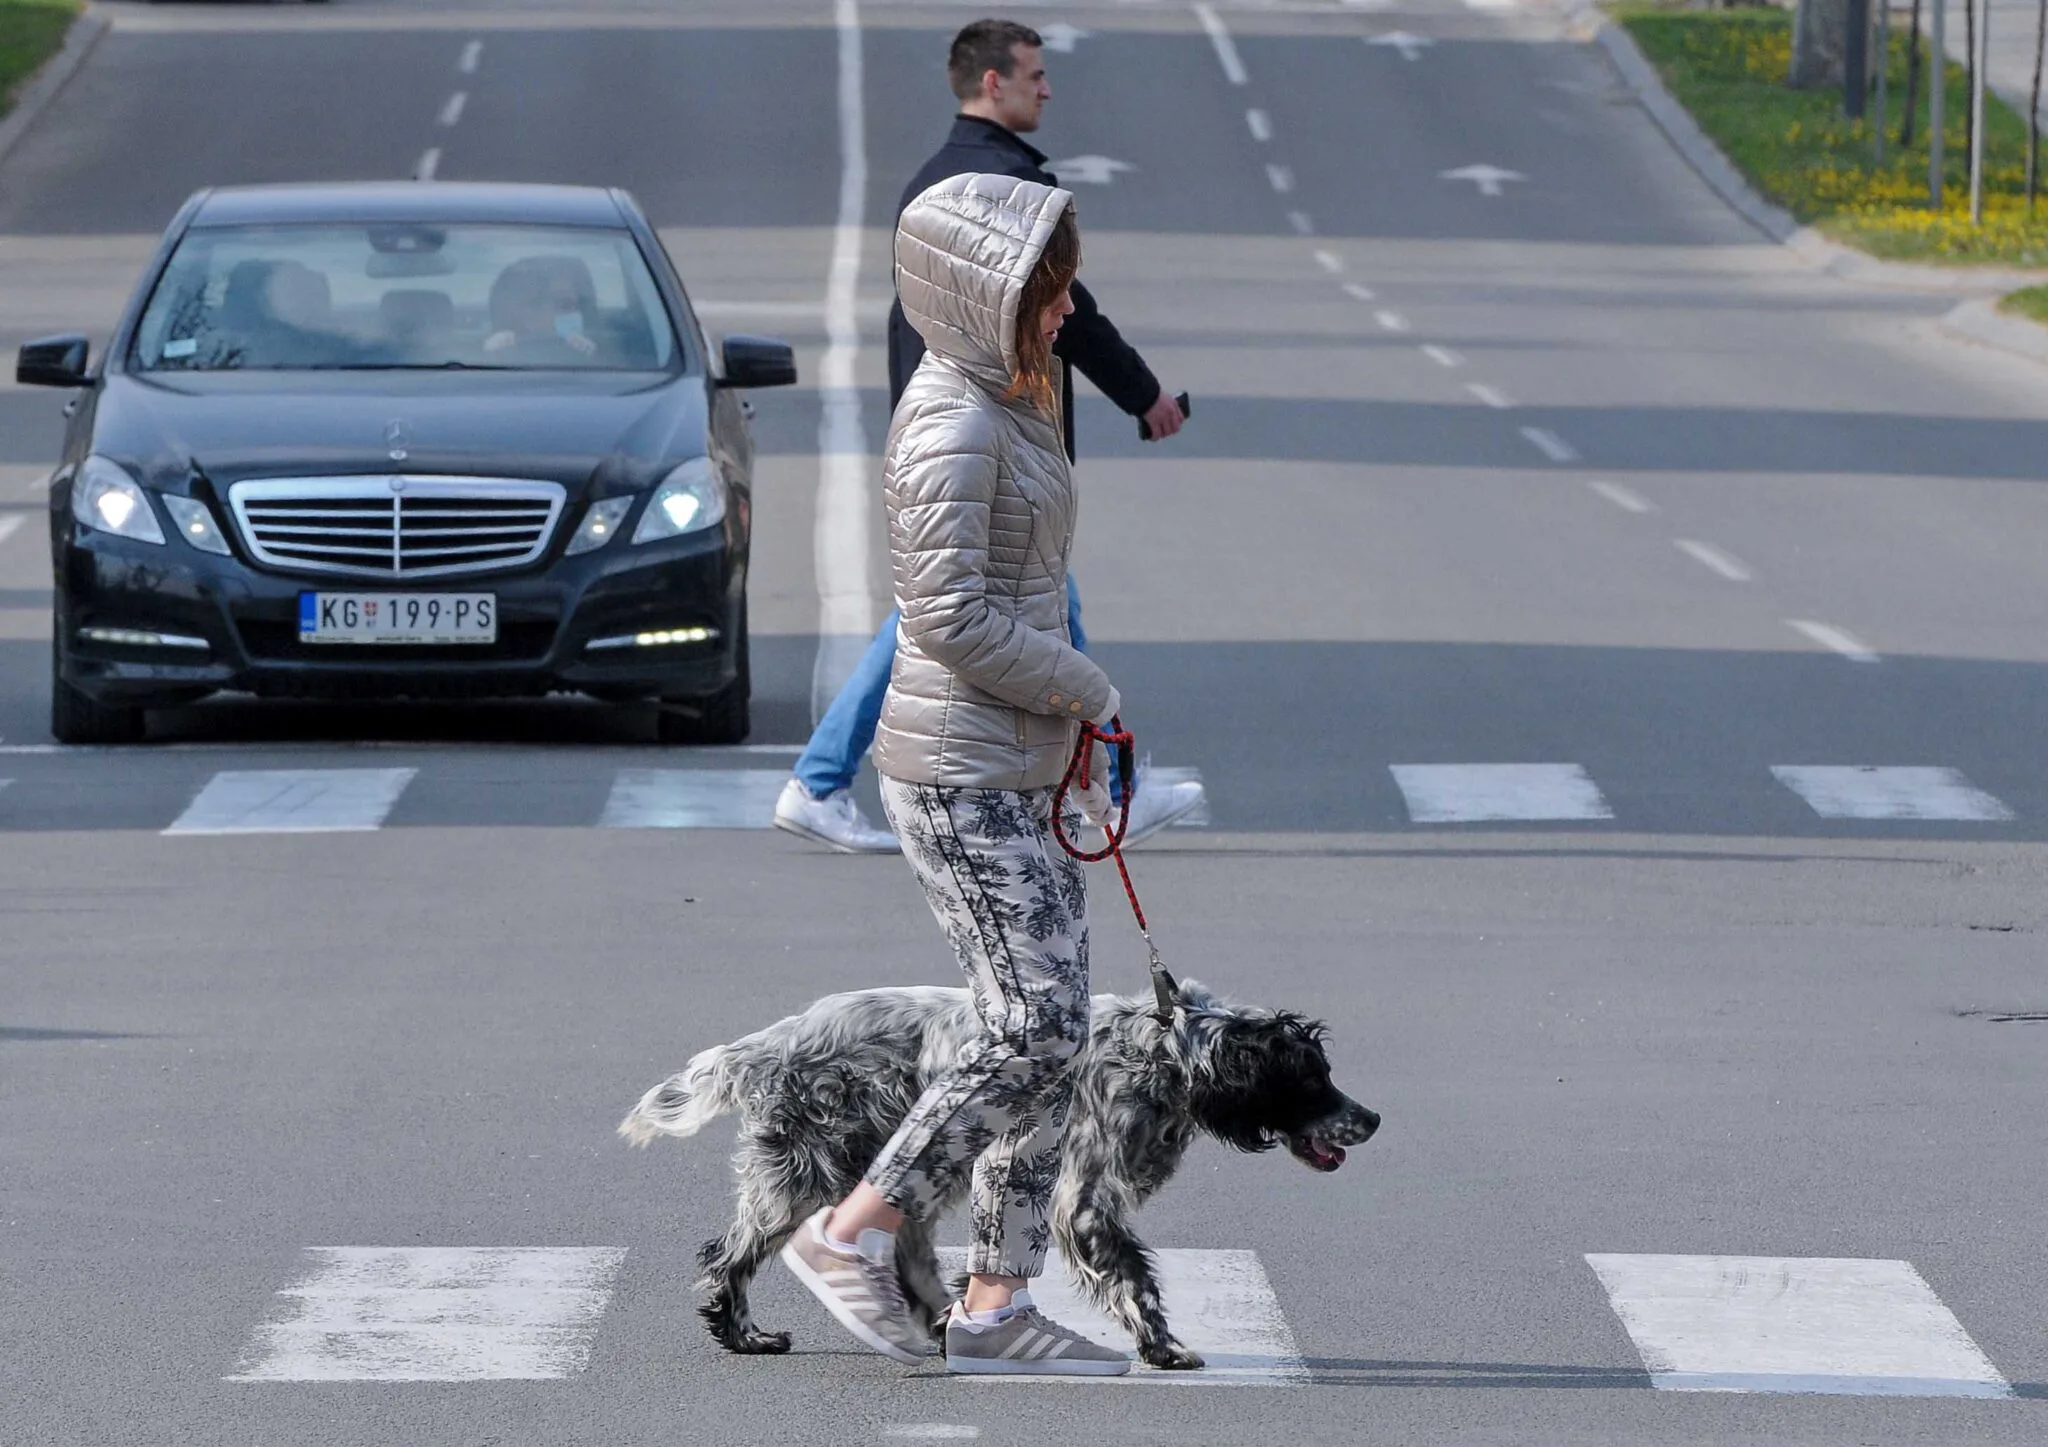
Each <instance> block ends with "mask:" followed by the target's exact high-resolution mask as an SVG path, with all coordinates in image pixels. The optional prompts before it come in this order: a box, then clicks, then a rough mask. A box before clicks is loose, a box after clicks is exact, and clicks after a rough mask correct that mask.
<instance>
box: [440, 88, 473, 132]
mask: <svg viewBox="0 0 2048 1447" xmlns="http://www.w3.org/2000/svg"><path fill="white" fill-rule="evenodd" d="M468 104H469V92H468V91H466V90H458V91H457V92H455V94H454V95H451V96H449V97H448V104H446V105H444V106H442V107H441V124H442V125H444V126H452V125H454V124H455V123H456V122H457V121H459V120H461V119H462V108H463V107H464V106H466V105H468Z"/></svg>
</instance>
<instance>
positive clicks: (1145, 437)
mask: <svg viewBox="0 0 2048 1447" xmlns="http://www.w3.org/2000/svg"><path fill="white" fill-rule="evenodd" d="M1173 401H1174V405H1175V406H1177V407H1179V408H1180V415H1181V417H1182V418H1183V419H1186V418H1189V417H1192V416H1194V415H1195V409H1194V408H1192V407H1190V406H1189V405H1188V394H1187V393H1185V392H1182V393H1181V394H1180V395H1179V396H1177V397H1175V398H1174V399H1173ZM1138 440H1139V441H1140V442H1150V441H1151V440H1152V426H1151V424H1150V423H1148V422H1147V421H1146V420H1145V419H1144V418H1142V417H1140V418H1139V419H1138Z"/></svg>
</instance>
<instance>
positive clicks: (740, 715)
mask: <svg viewBox="0 0 2048 1447" xmlns="http://www.w3.org/2000/svg"><path fill="white" fill-rule="evenodd" d="M738 623H739V631H740V639H739V647H738V648H737V649H736V650H735V655H734V659H733V663H734V672H733V680H732V682H731V683H729V684H727V685H726V686H725V687H724V688H721V689H720V690H719V691H718V692H716V693H714V694H712V695H711V696H710V697H709V698H703V699H689V700H687V701H685V700H682V699H678V700H675V701H676V702H678V703H683V702H687V703H688V705H689V707H690V708H691V709H692V710H693V711H694V712H693V713H679V712H676V711H674V710H672V709H668V708H664V709H662V711H661V712H660V713H658V714H656V715H655V719H654V734H655V737H656V738H658V739H660V740H661V742H663V743H665V744H740V743H745V742H746V739H747V735H748V733H749V732H751V731H752V729H753V727H754V716H753V701H754V674H753V669H752V668H751V667H750V666H749V663H748V657H747V605H746V604H745V603H744V602H742V603H741V604H740V607H739V614H738Z"/></svg>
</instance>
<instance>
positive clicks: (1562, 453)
mask: <svg viewBox="0 0 2048 1447" xmlns="http://www.w3.org/2000/svg"><path fill="white" fill-rule="evenodd" d="M1522 435H1523V436H1524V437H1526V438H1528V439H1529V443H1530V445H1531V446H1533V447H1534V448H1535V449H1536V450H1537V451H1538V452H1540V453H1542V454H1543V455H1544V456H1545V457H1547V458H1549V459H1550V460H1551V461H1552V462H1577V461H1578V460H1579V454H1578V449H1576V448H1574V447H1573V446H1572V445H1571V444H1570V443H1569V442H1567V441H1565V440H1564V439H1563V438H1562V437H1559V436H1558V435H1557V434H1556V433H1555V432H1552V431H1551V430H1550V429H1549V428H1548V427H1524V428H1523V429H1522Z"/></svg>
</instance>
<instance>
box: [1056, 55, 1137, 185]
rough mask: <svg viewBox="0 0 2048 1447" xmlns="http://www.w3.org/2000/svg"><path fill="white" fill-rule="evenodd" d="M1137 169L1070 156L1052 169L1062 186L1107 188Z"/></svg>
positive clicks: (1102, 159) (1104, 158)
mask: <svg viewBox="0 0 2048 1447" xmlns="http://www.w3.org/2000/svg"><path fill="white" fill-rule="evenodd" d="M1044 33H1045V32H1044V31H1042V30H1041V31H1040V32H1039V34H1041V35H1043V34H1044ZM1137 169H1138V168H1137V167H1136V166H1133V165H1132V164H1131V163H1130V162H1129V161H1114V160H1111V159H1110V158H1109V157H1108V156H1070V157H1068V158H1067V159H1066V160H1064V161H1054V162H1053V163H1052V167H1051V170H1052V173H1053V174H1054V175H1055V176H1058V177H1059V178H1060V184H1061V185H1062V186H1064V185H1068V184H1069V183H1071V182H1075V181H1078V182H1080V183H1081V184H1082V185H1084V186H1107V185H1108V184H1109V183H1110V179H1111V178H1112V177H1113V176H1115V175H1116V173H1117V172H1119V171H1135V170H1137Z"/></svg>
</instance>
